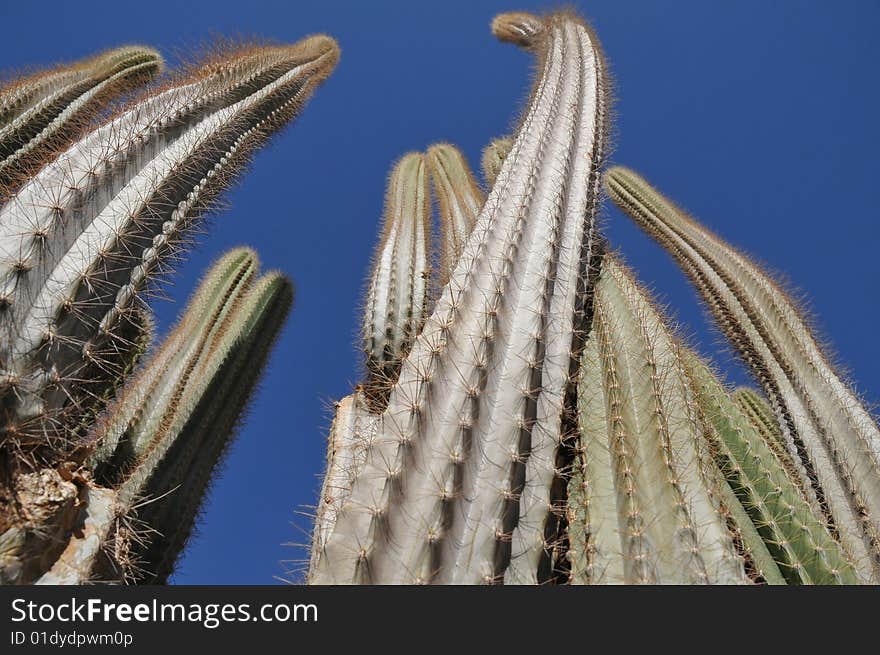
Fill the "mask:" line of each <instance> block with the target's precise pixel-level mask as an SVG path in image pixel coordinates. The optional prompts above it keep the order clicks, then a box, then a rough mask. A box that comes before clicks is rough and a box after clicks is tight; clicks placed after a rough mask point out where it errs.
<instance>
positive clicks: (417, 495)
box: [310, 14, 607, 583]
mask: <svg viewBox="0 0 880 655" xmlns="http://www.w3.org/2000/svg"><path fill="white" fill-rule="evenodd" d="M493 29H494V31H495V33H496V35H498V36H499V38H502V39H504V40H514V41H516V42H518V43H521V44H524V45H526V46H527V47H529V48H530V49H532V50H533V51H534V52H536V54H537V55H538V57H539V62H540V63H539V71H540V72H539V76H538V80H537V82H536V84H535V88H534V90H533V93H532V97H531V101H530V106H529V109H528V110H527V112H526V114H525V116H524V118H523V121H522V125H521V128H520V131H519V134H518V135H517V139H516V142H515V143H514V146H513V149H512V151H511V153H510V155H509V156H508V158H507V159H506V161H505V164H504V166H503V167H502V169H501V172H500V174H499V178H498V180H497V181H496V184H495V186H494V188H493V190H492V193H491V194H490V195H489V197H488V199H487V201H486V204H485V206H484V207H483V209H482V211H481V212H480V214H479V216H478V218H477V221H476V225H475V227H474V229H473V232H472V234H471V236H470V238H469V239H468V240H467V242H466V244H465V247H464V249H463V252H462V255H461V257H460V259H459V261H458V264H457V265H456V266H455V268H454V269H453V270H452V273H451V277H450V280H449V283H448V284H447V286H446V287H445V288H444V290H443V292H442V295H441V296H440V298H439V299H438V300H437V304H436V307H435V309H434V312H433V314H432V315H431V316H430V317H429V318H428V320H427V321H426V323H425V327H424V329H423V330H422V332H421V334H420V335H419V336H418V338H417V339H416V340H415V341H414V343H413V345H412V348H411V350H410V353H409V355H408V356H407V357H406V359H405V360H404V362H403V364H402V367H401V371H400V377H399V379H398V381H397V383H396V384H395V386H394V388H393V389H392V391H391V394H390V397H389V402H388V406H387V408H386V409H385V411H384V412H383V413H382V414H381V416H380V418H379V422H378V426H377V429H376V433H375V435H374V436H373V438H372V439H370V440H369V441H368V442H367V446H366V456H365V459H364V464H363V466H362V467H361V468H360V471H359V472H358V475H357V477H356V479H355V480H354V483H353V485H352V489H351V493H350V495H349V497H348V498H347V499H346V501H345V503H344V504H343V506H342V507H341V509H340V510H339V511H338V512H337V514H336V523H335V526H334V529H333V531H332V533H331V534H330V535H329V537H328V538H327V539H326V540H325V541H323V542H322V547H321V548H320V550H319V551H317V552H315V553H313V562H312V567H311V575H310V579H311V581H312V582H318V583H322V582H324V583H326V582H336V583H351V582H378V583H399V582H435V583H436V582H439V583H444V582H452V583H460V582H472V583H478V582H496V581H499V580H501V579H503V580H504V581H505V582H536V581H539V580H542V579H549V578H550V577H551V576H552V575H553V571H552V557H553V549H554V547H555V543H553V542H554V541H555V534H556V530H557V521H558V518H559V515H560V514H561V513H562V511H563V510H561V509H560V508H559V507H557V506H556V499H555V498H554V493H553V490H554V489H556V488H558V487H559V486H560V472H559V471H558V470H557V467H556V457H557V451H558V449H559V448H560V447H561V444H562V442H563V441H564V440H565V438H566V437H567V436H568V435H567V432H566V430H567V426H568V423H569V420H570V419H569V418H568V412H567V411H566V408H565V406H564V405H565V403H564V401H565V396H566V393H567V392H568V390H569V388H570V384H571V378H570V372H571V370H572V366H573V348H576V347H577V344H578V340H579V339H580V338H581V337H580V336H579V335H581V334H582V331H583V329H584V326H583V322H584V312H583V307H582V300H583V295H584V293H585V290H586V286H587V270H586V269H587V266H586V263H587V262H588V261H589V259H590V257H591V255H592V252H593V248H594V243H593V239H592V222H593V213H594V210H595V204H596V200H597V191H598V179H599V178H598V165H599V162H600V161H601V158H602V155H603V152H604V146H605V129H606V126H605V121H604V118H605V112H606V106H607V98H606V88H605V77H604V64H603V61H602V57H601V53H600V51H599V47H598V43H597V42H596V40H595V38H594V37H593V36H592V34H591V32H590V31H589V30H588V29H587V28H586V26H585V25H584V24H583V23H582V22H581V21H579V20H578V19H576V18H574V17H572V16H570V15H557V16H553V17H550V18H548V19H546V20H541V19H539V18H537V17H534V16H531V15H524V14H507V15H503V16H500V17H498V18H497V19H496V20H495V22H494V23H493ZM515 35H518V36H515ZM584 181H586V184H585V183H584ZM319 512H320V509H319ZM547 535H552V536H551V537H549V539H548V537H547Z"/></svg>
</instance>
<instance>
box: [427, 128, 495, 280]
mask: <svg viewBox="0 0 880 655" xmlns="http://www.w3.org/2000/svg"><path fill="white" fill-rule="evenodd" d="M428 167H429V168H430V170H431V180H432V182H433V185H434V194H435V195H436V196H437V200H438V203H439V205H440V242H441V244H442V245H441V252H440V270H439V279H438V283H439V284H440V285H441V286H443V285H445V284H446V283H447V282H448V281H449V276H450V275H451V274H452V269H453V268H454V267H455V264H456V262H458V258H459V256H460V255H461V251H462V249H463V248H464V242H465V241H466V240H467V238H468V236H470V233H471V230H473V229H474V223H475V222H476V220H477V214H479V212H480V208H481V207H482V206H483V200H484V198H483V193H482V192H481V191H480V188H479V187H478V186H477V182H476V180H475V179H474V176H473V175H472V174H471V171H470V168H468V165H467V162H466V161H465V159H464V155H462V154H461V152H460V151H459V150H458V148H456V147H455V146H452V145H450V144H448V143H439V144H436V145H433V146H431V147H430V148H428Z"/></svg>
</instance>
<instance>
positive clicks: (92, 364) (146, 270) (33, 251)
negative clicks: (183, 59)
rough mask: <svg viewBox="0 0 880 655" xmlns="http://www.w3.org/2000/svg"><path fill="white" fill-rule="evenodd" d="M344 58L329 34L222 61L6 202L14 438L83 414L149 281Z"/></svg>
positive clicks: (5, 288)
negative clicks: (108, 352)
mask: <svg viewBox="0 0 880 655" xmlns="http://www.w3.org/2000/svg"><path fill="white" fill-rule="evenodd" d="M337 59H338V48H337V46H336V44H335V42H334V41H333V40H332V39H330V38H329V37H325V36H315V37H310V38H308V39H305V40H303V41H301V42H299V43H298V44H295V45H292V46H272V47H251V48H243V49H239V50H236V51H234V52H232V53H228V54H226V55H222V56H218V57H217V58H215V59H214V60H213V61H211V62H209V64H208V65H206V66H204V67H202V68H200V69H198V71H197V72H195V73H193V74H192V75H191V76H190V77H187V78H184V79H180V80H176V81H175V82H173V83H172V84H170V85H169V86H167V87H165V88H162V89H159V90H156V91H153V92H151V93H150V94H148V95H147V96H146V97H144V98H141V99H138V100H137V101H135V102H134V103H133V104H132V105H131V106H130V107H129V108H127V109H124V110H122V111H121V112H120V113H119V114H118V115H116V116H115V117H113V118H112V119H110V120H109V121H108V122H107V123H106V124H104V125H103V126H101V127H98V128H96V129H94V130H93V131H92V132H90V133H89V134H87V135H86V136H84V137H83V138H82V139H80V140H79V141H77V142H76V143H75V144H73V145H72V146H71V147H70V148H69V149H68V150H67V151H65V152H63V153H62V154H61V155H59V157H58V158H57V159H56V160H55V161H54V162H52V163H50V164H48V165H47V166H45V167H44V168H43V169H42V170H41V171H40V172H39V173H38V174H36V175H35V176H34V177H33V178H32V179H31V180H29V181H28V182H27V183H26V184H24V185H23V186H22V188H21V189H20V190H19V191H17V192H16V193H15V195H13V196H12V197H11V198H9V199H8V200H7V201H6V203H5V204H3V205H2V207H0V331H2V333H3V335H4V338H3V340H2V344H3V345H2V348H0V369H2V373H0V379H2V385H0V401H2V412H3V416H2V417H0V418H2V420H3V424H4V426H5V430H4V433H3V436H2V437H0V440H2V441H4V442H5V441H8V440H12V441H15V442H24V441H26V440H31V441H33V442H34V443H35V444H36V445H39V444H41V443H44V442H45V439H46V437H45V434H46V432H47V430H52V429H54V426H57V425H60V424H61V423H62V421H67V420H68V419H67V417H68V415H69V414H74V415H76V414H78V413H82V411H83V402H82V397H83V394H85V395H88V393H89V391H90V390H89V389H88V386H89V385H88V384H85V381H87V380H90V379H92V375H91V371H92V370H94V368H96V367H97V368H100V367H101V365H102V362H101V361H99V360H98V358H97V357H96V353H99V352H100V351H101V348H102V344H103V343H104V342H105V341H106V339H107V337H108V335H111V334H112V333H113V332H115V331H116V330H118V325H119V321H120V317H121V316H122V315H123V314H124V313H125V312H126V311H127V308H128V307H130V306H131V304H132V303H133V302H134V300H135V298H136V297H137V294H138V292H139V291H140V290H141V289H142V288H143V287H144V285H145V283H146V281H147V279H148V277H149V276H150V275H152V274H154V273H155V271H156V270H157V268H158V266H159V265H160V263H161V262H163V261H164V260H165V259H166V258H168V257H169V256H170V255H171V254H173V253H174V251H175V249H176V248H178V247H179V244H180V241H181V236H182V235H183V234H185V233H186V232H187V231H188V230H189V229H190V227H191V226H192V225H193V224H194V222H195V220H196V219H197V217H198V216H199V215H200V212H202V211H203V210H204V208H205V207H206V206H207V205H208V203H209V202H210V201H211V199H212V198H214V197H215V196H216V195H217V194H218V193H219V192H221V191H222V190H223V189H224V188H225V187H226V186H227V185H228V184H229V181H230V180H231V178H232V177H233V175H234V174H235V172H236V171H237V170H239V169H240V168H241V167H242V165H243V164H244V163H245V161H246V159H247V156H248V155H249V153H251V152H252V151H253V150H254V149H255V148H256V147H257V146H259V145H260V144H262V143H263V142H264V141H265V140H266V139H267V138H268V137H269V136H270V135H271V134H272V133H273V132H274V131H276V130H277V129H278V128H280V127H281V126H282V125H284V124H285V123H286V122H287V121H288V120H289V119H290V118H292V117H293V116H294V115H295V114H296V113H297V112H298V110H299V108H300V107H301V106H302V105H303V103H304V102H305V101H306V99H307V98H308V97H309V96H310V95H311V93H312V91H313V90H314V89H315V87H316V86H317V85H318V84H319V83H320V82H321V81H323V80H324V79H325V78H326V77H327V76H328V74H329V73H330V71H331V70H332V69H333V67H334V65H335V63H336V61H337ZM73 445H75V444H71V447H72V446H73ZM68 450H69V449H68ZM59 452H60V455H59V456H61V457H63V456H65V455H64V449H60V451H59Z"/></svg>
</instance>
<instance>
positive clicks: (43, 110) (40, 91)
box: [0, 46, 163, 195]
mask: <svg viewBox="0 0 880 655" xmlns="http://www.w3.org/2000/svg"><path fill="white" fill-rule="evenodd" d="M162 65H163V62H162V57H161V56H160V55H159V53H158V52H156V51H155V50H153V49H151V48H145V47H143V46H126V47H122V48H116V49H114V50H109V51H107V52H104V53H101V54H100V55H97V56H94V57H91V58H89V59H86V60H84V61H80V62H77V63H75V64H71V65H68V66H61V67H59V68H56V69H54V70H51V71H45V72H41V73H38V74H37V75H34V76H31V77H26V78H24V79H19V80H14V81H13V82H10V83H9V84H8V85H7V86H5V87H4V88H2V89H0V195H2V194H4V193H5V194H9V193H11V192H12V190H13V189H14V188H15V187H16V186H17V183H20V182H21V181H23V180H24V179H26V177H27V176H28V175H29V174H32V173H33V172H35V171H36V170H38V169H39V168H40V167H41V166H42V165H43V164H45V163H46V162H47V161H48V160H50V159H51V157H52V156H53V155H54V154H57V152H58V151H59V150H60V149H61V148H62V147H63V146H64V145H65V144H67V143H69V142H70V140H71V139H74V138H76V137H78V136H79V135H81V134H82V132H83V131H84V130H86V129H87V128H88V127H89V123H90V121H91V120H92V117H93V116H94V115H96V114H97V113H98V112H99V111H100V110H101V109H102V108H103V107H104V106H106V105H107V104H108V103H109V102H110V101H112V100H113V99H114V98H118V97H120V96H122V95H123V94H124V93H126V92H128V91H131V90H133V89H135V88H137V87H138V86H140V85H142V84H144V83H146V82H149V81H150V80H151V79H152V78H153V77H155V76H156V75H158V74H159V73H160V72H161V70H162Z"/></svg>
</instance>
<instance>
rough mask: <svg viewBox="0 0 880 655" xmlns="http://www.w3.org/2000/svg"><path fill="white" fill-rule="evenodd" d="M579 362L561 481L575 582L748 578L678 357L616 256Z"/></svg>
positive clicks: (605, 273) (606, 262) (607, 265)
mask: <svg viewBox="0 0 880 655" xmlns="http://www.w3.org/2000/svg"><path fill="white" fill-rule="evenodd" d="M601 266H602V273H601V275H600V277H599V281H598V283H597V285H596V287H595V292H594V295H593V325H592V330H591V331H590V336H589V338H588V339H587V345H586V347H585V348H584V353H583V357H582V360H581V373H580V387H579V393H578V409H579V412H578V418H579V422H580V448H579V452H578V457H577V458H576V461H575V471H576V473H575V474H574V475H573V477H572V482H571V483H570V486H569V501H568V511H569V514H570V518H569V533H570V536H571V546H570V549H569V559H570V560H571V564H572V568H571V573H572V577H573V581H574V582H581V581H582V582H587V583H592V584H596V583H618V584H620V583H641V584H645V583H650V584H657V583H661V582H662V583H678V584H687V583H714V584H718V583H727V584H730V583H740V582H747V581H748V578H747V577H746V573H745V569H744V566H743V561H742V558H741V557H740V556H739V555H738V554H737V552H736V550H735V548H734V538H733V535H732V534H731V533H730V531H729V528H728V526H727V524H726V521H725V519H724V513H723V511H722V509H721V507H722V506H721V503H722V501H723V496H722V494H721V492H720V490H719V489H718V483H717V482H715V483H714V484H713V481H714V478H713V476H712V475H711V474H707V473H706V469H708V468H710V467H711V466H712V463H711V461H710V455H709V454H708V448H707V446H708V444H707V442H706V440H705V436H704V435H705V430H704V428H703V425H702V424H701V419H700V416H699V411H698V402H697V400H696V398H695V397H694V392H693V390H692V388H691V382H690V379H689V374H688V370H687V367H686V365H685V361H684V355H683V353H682V349H681V347H680V346H679V344H678V343H677V342H676V340H675V338H674V337H673V335H672V334H671V333H670V331H669V330H668V329H667V327H666V325H665V323H664V320H663V319H662V318H661V316H660V315H659V313H658V311H657V310H656V309H655V308H654V307H653V305H652V303H651V301H650V300H649V299H648V297H647V296H646V294H645V293H644V292H643V291H642V290H641V289H640V288H639V287H638V285H637V284H636V282H635V281H634V279H633V278H632V275H631V274H630V273H629V272H628V271H627V270H626V268H625V267H623V266H622V265H621V264H620V263H619V262H618V261H617V260H616V258H615V257H614V256H613V255H610V254H609V255H606V256H605V257H604V258H603V259H602V265H601Z"/></svg>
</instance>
